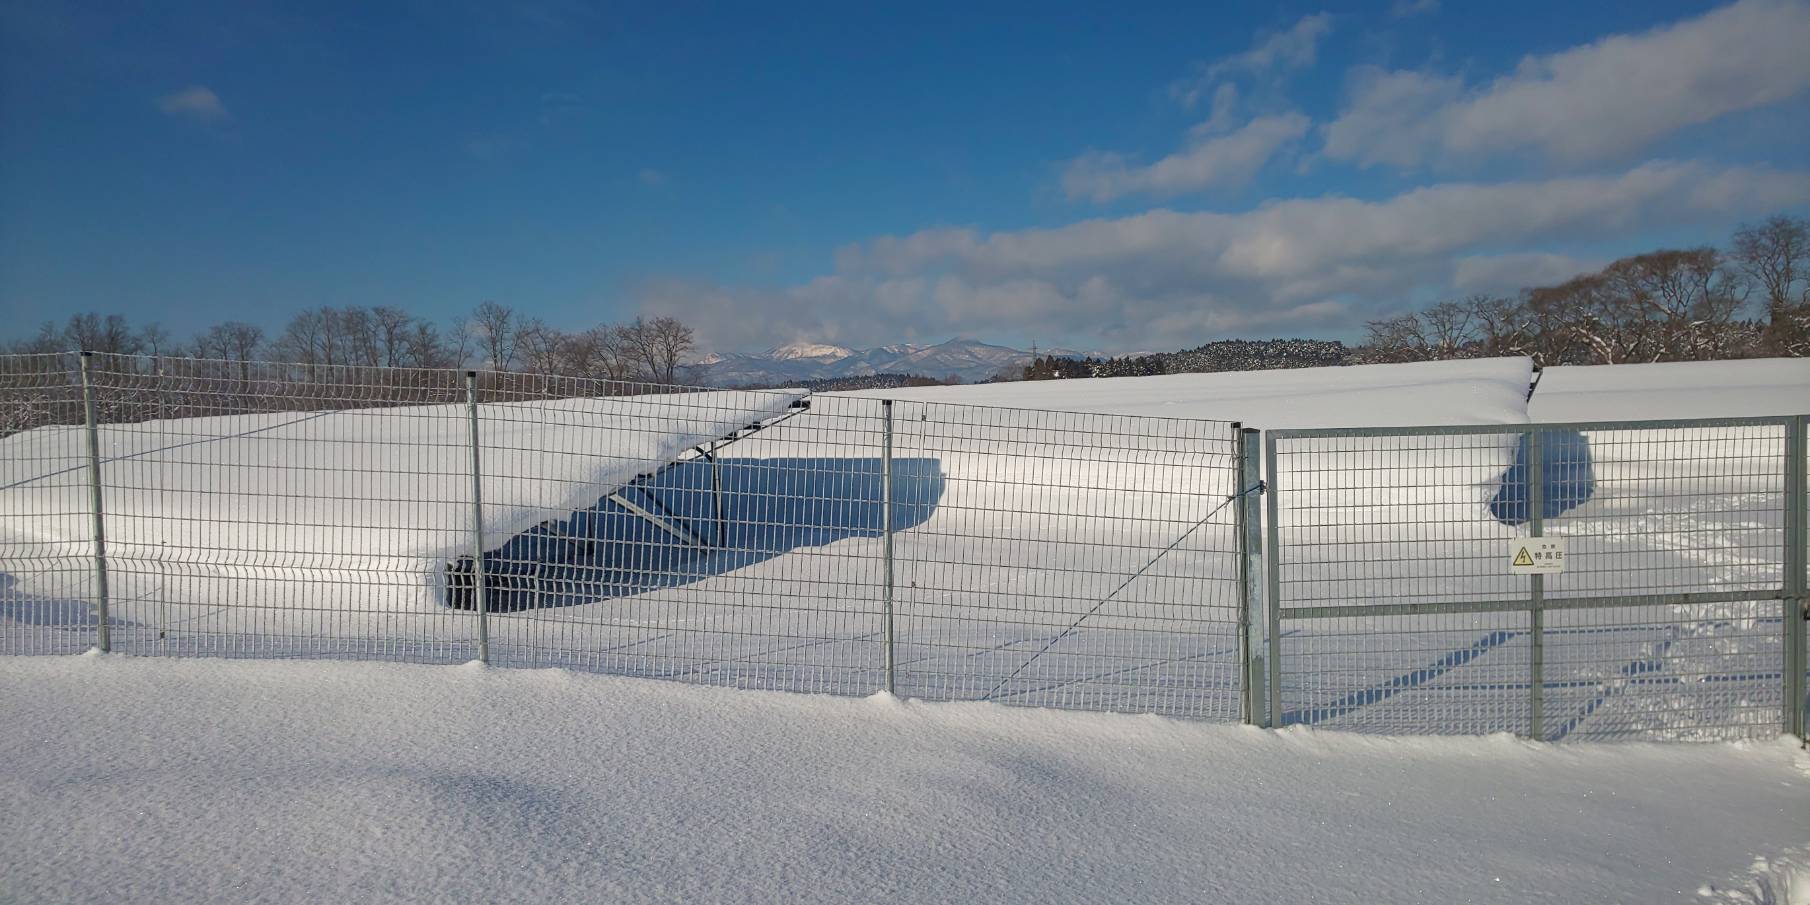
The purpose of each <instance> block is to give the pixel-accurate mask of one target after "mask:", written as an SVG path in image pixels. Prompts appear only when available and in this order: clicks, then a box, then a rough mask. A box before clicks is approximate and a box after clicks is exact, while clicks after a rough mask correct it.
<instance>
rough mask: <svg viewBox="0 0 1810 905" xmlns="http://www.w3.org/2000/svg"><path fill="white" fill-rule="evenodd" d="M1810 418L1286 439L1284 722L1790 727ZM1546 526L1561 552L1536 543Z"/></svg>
mask: <svg viewBox="0 0 1810 905" xmlns="http://www.w3.org/2000/svg"><path fill="white" fill-rule="evenodd" d="M1803 429H1804V427H1803V420H1802V419H1796V418H1770V419H1722V420H1711V421H1693V422H1639V423H1627V424H1578V425H1529V426H1486V427H1468V428H1465V427H1452V428H1403V429H1374V430H1372V429H1344V430H1324V431H1278V432H1273V433H1272V434H1271V436H1270V439H1269V446H1268V448H1267V451H1266V458H1267V459H1268V465H1269V469H1270V474H1271V479H1272V493H1271V497H1270V500H1269V515H1270V519H1269V525H1268V529H1269V532H1270V534H1269V536H1270V538H1271V546H1272V550H1271V553H1270V559H1269V585H1270V592H1271V594H1270V596H1271V600H1272V602H1273V605H1272V607H1271V609H1270V612H1269V615H1270V621H1269V627H1270V639H1269V645H1268V650H1269V657H1270V661H1271V662H1270V663H1269V664H1268V668H1269V671H1270V675H1271V684H1272V686H1273V688H1275V689H1277V690H1278V691H1279V693H1278V694H1276V695H1275V697H1274V699H1273V703H1272V718H1273V719H1274V720H1276V721H1277V722H1279V723H1280V724H1284V725H1287V724H1295V723H1300V724H1309V725H1321V726H1327V727H1337V728H1346V729H1359V730H1368V731H1383V732H1420V733H1425V732H1455V733H1470V732H1491V731H1496V732H1515V733H1519V734H1524V735H1532V736H1534V737H1537V738H1544V739H1551V740H1559V739H1566V738H1594V739H1608V738H1623V737H1639V738H1681V739H1715V738H1735V737H1745V736H1752V735H1763V734H1773V733H1777V732H1779V731H1780V730H1781V728H1784V729H1786V730H1791V729H1792V728H1794V727H1793V726H1792V720H1793V718H1794V713H1793V708H1790V707H1786V706H1785V701H1786V700H1788V699H1791V698H1787V697H1785V696H1786V695H1795V696H1799V697H1801V694H1802V692H1801V690H1798V689H1797V688H1795V687H1794V686H1793V684H1792V682H1791V680H1790V676H1791V675H1792V674H1793V673H1798V672H1801V670H1802V669H1803V666H1802V665H1801V660H1799V659H1797V658H1798V656H1799V654H1798V653H1797V652H1796V645H1797V644H1798V642H1797V640H1796V638H1795V637H1794V634H1793V633H1794V632H1797V633H1801V625H1800V624H1799V623H1801V621H1802V612H1801V606H1802V602H1801V601H1802V581H1803V569H1804V560H1803V552H1802V551H1803V549H1804V544H1805V541H1804V534H1803V515H1802V511H1803V510H1802V508H1801V507H1802V505H1803V504H1802V499H1803V494H1804V491H1803V489H1802V487H1801V484H1799V483H1798V482H1801V481H1802V480H1803V478H1802V471H1801V469H1803V468H1804V463H1803V453H1802V451H1801V447H1794V444H1801V442H1802V440H1801V437H1802V431H1803ZM1794 501H1795V503H1794ZM1794 505H1795V506H1796V507H1797V508H1794ZM1539 539H1551V540H1556V541H1557V543H1558V544H1561V545H1562V546H1561V547H1559V548H1557V549H1558V552H1557V553H1554V554H1539V553H1536V554H1534V555H1535V556H1539V555H1554V556H1557V557H1560V558H1562V562H1563V565H1562V568H1560V569H1558V570H1553V571H1549V572H1548V571H1542V570H1540V569H1539V568H1538V566H1537V564H1536V562H1534V561H1533V560H1532V558H1531V557H1529V558H1528V559H1527V560H1526V561H1521V560H1518V559H1517V557H1522V556H1527V554H1526V553H1524V552H1522V551H1524V550H1529V549H1531V550H1543V549H1545V548H1543V547H1541V546H1539V545H1537V544H1536V545H1534V546H1531V547H1530V544H1531V543H1533V542H1534V541H1536V540H1539ZM1521 566H1526V567H1528V568H1520V567H1521ZM1793 620H1796V621H1795V622H1794V621H1793ZM1800 636H1801V635H1800Z"/></svg>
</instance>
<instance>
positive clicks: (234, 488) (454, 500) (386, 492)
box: [0, 390, 805, 610]
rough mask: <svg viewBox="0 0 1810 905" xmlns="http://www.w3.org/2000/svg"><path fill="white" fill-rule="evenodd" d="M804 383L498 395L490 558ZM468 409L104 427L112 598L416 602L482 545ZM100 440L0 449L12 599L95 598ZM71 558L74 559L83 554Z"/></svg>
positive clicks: (783, 399)
mask: <svg viewBox="0 0 1810 905" xmlns="http://www.w3.org/2000/svg"><path fill="white" fill-rule="evenodd" d="M804 396H805V393H804V392H803V391H799V390H787V391H771V392H769V391H761V392H754V391H717V392H700V393H674V394H650V395H641V396H614V397H597V398H582V399H561V400H549V401H530V402H509V403H486V404H484V405H481V406H479V418H478V422H479V423H478V430H479V436H480V438H481V460H482V470H483V472H484V478H483V494H484V532H483V533H484V548H485V549H491V548H494V547H496V546H499V545H501V544H502V543H504V542H506V541H507V540H508V539H509V538H511V537H513V536H515V535H516V534H518V533H520V532H521V531H524V530H526V529H528V528H531V527H533V526H534V525H536V524H538V523H540V522H543V521H545V520H547V519H550V518H561V517H565V516H567V515H569V514H570V513H571V511H572V510H575V509H583V508H585V507H588V506H593V505H595V504H596V503H597V501H598V498H599V497H601V496H603V495H604V494H606V493H608V492H610V491H611V490H613V489H615V488H617V487H619V486H621V485H622V484H623V483H625V482H627V481H629V480H632V479H633V478H634V477H635V476H636V475H639V474H644V473H648V472H652V471H653V470H655V469H656V468H658V467H659V466H661V465H662V464H664V463H666V462H668V461H671V460H672V459H673V458H674V457H675V456H677V455H679V454H680V453H681V452H682V451H684V450H685V449H687V448H689V447H692V446H696V445H698V444H700V443H704V442H708V441H710V440H714V439H717V438H720V437H722V436H724V435H725V434H727V433H729V432H731V431H734V430H737V429H739V428H743V427H747V426H749V425H750V424H752V423H755V422H758V421H762V420H764V419H768V418H772V417H774V416H776V415H778V414H780V413H782V412H784V411H786V410H787V409H788V408H790V407H791V406H792V405H793V404H794V403H795V402H797V401H798V400H800V399H802V398H803V397H804ZM470 429H471V428H470V421H469V414H468V409H467V407H466V406H464V405H458V404H455V405H424V406H400V407H388V408H369V409H351V410H334V411H298V412H280V413H260V414H248V415H221V416H211V417H201V418H182V419H168V420H150V421H142V422H136V423H130V424H109V425H105V426H103V427H101V428H100V430H99V440H100V454H101V469H102V472H103V474H104V475H105V478H106V480H105V484H106V492H105V496H104V508H105V510H106V513H107V535H108V536H107V545H108V555H109V560H110V566H111V567H112V572H113V575H112V580H113V588H112V591H113V596H114V597H115V598H117V599H120V600H123V601H130V600H133V599H135V598H140V597H168V598H170V599H176V600H181V601H183V602H185V603H187V604H190V605H207V604H211V603H221V604H231V605H249V606H266V607H285V608H290V609H312V610H322V609H325V610H331V609H336V608H339V606H340V601H341V600H342V599H343V600H344V604H345V606H346V607H348V608H352V609H363V610H371V609H378V608H391V609H420V608H425V607H431V606H435V605H437V601H439V600H440V599H442V596H443V595H442V593H441V586H442V585H443V583H444V581H445V573H446V566H447V564H448V563H449V562H450V561H452V560H454V559H456V558H457V557H458V556H461V555H468V554H469V553H470V552H471V549H472V540H473V522H474V519H473V511H472V505H471V493H472V484H471V477H470V470H469V469H470V451H469V443H470ZM86 443H87V438H86V436H85V432H84V431H83V429H82V428H80V427H67V426H55V427H42V428H37V429H34V430H30V431H25V432H22V433H19V434H15V435H13V436H10V437H7V438H5V439H0V462H3V463H5V477H6V479H7V480H6V483H5V485H4V486H0V507H3V508H0V571H4V572H6V573H7V574H8V575H9V576H11V582H10V583H9V588H10V589H11V590H12V592H13V593H15V594H26V595H37V596H40V597H43V598H46V599H65V598H77V599H85V598H89V597H91V595H92V588H91V586H90V584H89V581H90V579H89V577H88V574H87V569H86V568H85V567H84V568H83V569H81V570H71V569H66V568H64V569H58V570H55V571H50V572H48V574H45V573H41V572H39V571H38V570H35V569H33V565H34V563H39V562H46V561H50V558H51V557H77V558H80V557H87V556H89V555H91V549H92V548H91V543H92V530H93V529H92V525H91V522H90V519H89V515H88V511H89V503H88V496H87V493H88V491H87V483H86V482H87V480H88V473H87V468H86V462H87V458H86V456H87V452H86V450H87V447H86ZM72 561H73V560H72Z"/></svg>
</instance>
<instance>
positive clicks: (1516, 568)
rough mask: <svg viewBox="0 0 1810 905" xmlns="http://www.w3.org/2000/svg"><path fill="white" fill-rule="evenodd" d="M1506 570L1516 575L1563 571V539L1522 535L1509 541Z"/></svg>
mask: <svg viewBox="0 0 1810 905" xmlns="http://www.w3.org/2000/svg"><path fill="white" fill-rule="evenodd" d="M1508 570H1509V571H1510V572H1514V573H1515V574H1518V575H1542V574H1551V573H1554V572H1563V571H1565V539H1564V538H1562V537H1523V538H1516V539H1514V540H1511V541H1510V542H1509V546H1508Z"/></svg>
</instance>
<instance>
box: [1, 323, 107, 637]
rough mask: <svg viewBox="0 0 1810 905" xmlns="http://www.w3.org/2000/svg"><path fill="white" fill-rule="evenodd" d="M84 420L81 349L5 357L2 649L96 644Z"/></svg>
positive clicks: (3, 390) (2, 425)
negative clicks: (78, 359) (77, 353)
mask: <svg viewBox="0 0 1810 905" xmlns="http://www.w3.org/2000/svg"><path fill="white" fill-rule="evenodd" d="M83 423H84V419H83V411H82V389H81V384H80V379H79V376H78V370H77V365H76V356H74V355H61V354H58V355H8V356H0V653H5V654H41V653H74V652H79V651H83V650H86V649H88V648H89V647H90V646H91V645H93V644H94V640H95V614H94V610H93V608H92V607H91V606H90V605H89V601H90V600H92V599H93V596H94V587H95V585H94V579H95V572H94V561H95V560H94V542H93V529H92V525H91V524H90V505H89V477H90V476H89V472H88V467H87V463H88V458H87V455H86V450H85V447H84V445H83V444H84V443H85V442H86V432H85V431H84V429H83ZM59 527H60V528H65V529H67V530H57V529H58V528H59Z"/></svg>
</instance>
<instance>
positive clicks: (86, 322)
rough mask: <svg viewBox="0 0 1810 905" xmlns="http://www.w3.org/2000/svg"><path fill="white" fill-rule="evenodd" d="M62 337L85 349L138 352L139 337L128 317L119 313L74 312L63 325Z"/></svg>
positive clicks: (123, 353) (92, 350)
mask: <svg viewBox="0 0 1810 905" xmlns="http://www.w3.org/2000/svg"><path fill="white" fill-rule="evenodd" d="M63 340H64V342H66V343H68V344H69V345H70V346H73V347H74V348H76V349H80V350H82V351H86V352H108V353H114V354H121V355H131V354H133V353H136V352H137V351H138V336H137V335H136V334H135V333H133V332H132V326H131V325H130V324H128V323H127V322H126V319H125V318H123V317H121V316H119V315H117V314H109V315H107V316H106V317H102V316H101V315H99V314H96V313H94V312H92V311H89V312H85V313H82V314H72V315H70V316H69V322H68V324H67V325H66V326H65V327H64V328H63Z"/></svg>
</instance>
